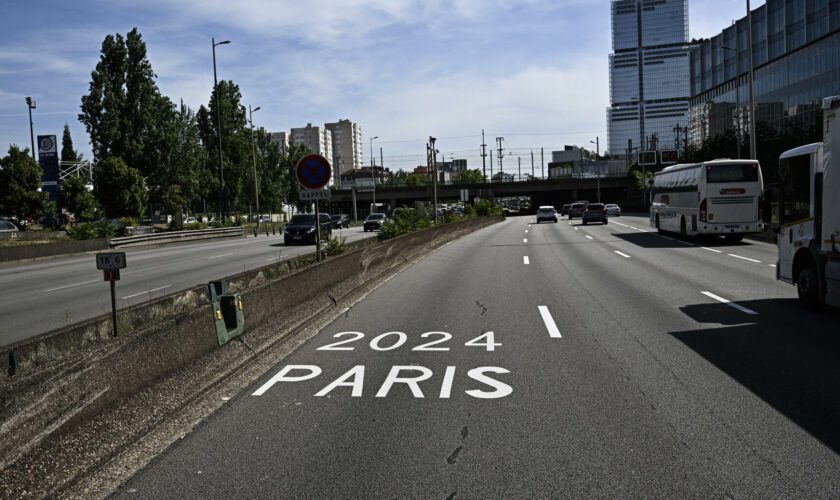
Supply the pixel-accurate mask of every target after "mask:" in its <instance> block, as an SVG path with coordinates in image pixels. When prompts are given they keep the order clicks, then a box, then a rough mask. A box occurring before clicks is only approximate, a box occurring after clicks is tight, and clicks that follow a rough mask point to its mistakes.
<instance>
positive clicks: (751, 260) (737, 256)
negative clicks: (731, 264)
mask: <svg viewBox="0 0 840 500" xmlns="http://www.w3.org/2000/svg"><path fill="white" fill-rule="evenodd" d="M726 255H728V256H730V257H735V258H736V259H743V260H748V261H750V262H755V263H757V264H761V261H760V260H755V259H751V258H749V257H741V256H740V255H735V254H734V253H728V254H726Z"/></svg>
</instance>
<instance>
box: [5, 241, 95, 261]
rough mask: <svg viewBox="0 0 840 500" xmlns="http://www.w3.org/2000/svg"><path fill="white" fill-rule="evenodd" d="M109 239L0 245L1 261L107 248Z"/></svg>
mask: <svg viewBox="0 0 840 500" xmlns="http://www.w3.org/2000/svg"><path fill="white" fill-rule="evenodd" d="M107 249H108V240H107V239H98V240H66V241H56V242H50V243H33V244H31V245H15V246H11V247H0V262H9V261H13V260H24V259H35V258H38V257H49V256H52V255H62V254H68V253H83V252H95V251H97V250H107Z"/></svg>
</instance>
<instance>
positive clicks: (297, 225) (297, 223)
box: [283, 214, 332, 245]
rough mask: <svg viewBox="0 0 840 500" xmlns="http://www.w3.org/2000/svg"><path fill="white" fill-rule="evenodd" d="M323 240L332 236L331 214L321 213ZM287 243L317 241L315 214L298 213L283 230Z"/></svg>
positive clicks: (284, 240)
mask: <svg viewBox="0 0 840 500" xmlns="http://www.w3.org/2000/svg"><path fill="white" fill-rule="evenodd" d="M320 221H321V223H320V226H321V241H324V240H328V239H330V238H331V237H332V220H331V219H330V215H329V214H320ZM283 242H284V243H285V244H286V245H294V244H298V243H311V244H314V243H315V214H296V215H293V216H292V220H290V221H289V224H288V225H287V226H286V229H285V230H284V231H283Z"/></svg>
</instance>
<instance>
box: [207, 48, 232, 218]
mask: <svg viewBox="0 0 840 500" xmlns="http://www.w3.org/2000/svg"><path fill="white" fill-rule="evenodd" d="M210 41H211V43H212V44H213V95H214V96H216V98H215V100H216V127H217V130H216V132H217V133H218V136H219V218H220V219H224V218H226V217H227V201H228V200H227V191H226V190H225V177H224V172H223V167H222V111H221V109H220V108H219V80H218V78H217V76H216V46H217V45H227V44H229V43H230V40H223V41H221V42H219V43H216V39H215V38H211V39H210Z"/></svg>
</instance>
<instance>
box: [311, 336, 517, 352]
mask: <svg viewBox="0 0 840 500" xmlns="http://www.w3.org/2000/svg"><path fill="white" fill-rule="evenodd" d="M434 336H439V337H441V338H439V339H435V340H432V341H430V342H426V343H423V344H419V345H417V346H415V347H412V348H411V350H412V351H448V350H449V347H445V346H441V347H432V346H437V345H439V344H443V343H445V342H449V341H450V340H452V334H451V333H449V332H437V331H433V332H425V333H422V334H420V338H421V339H426V338H430V337H434ZM342 337H350V338H348V339H345V340H339V341H338V342H333V343H331V344H327V345H323V346H321V347H319V348H317V349H316V350H317V351H353V350H355V349H356V347H355V346H351V345H348V344H351V343H353V342H356V341H358V340H361V339H363V338H364V337H365V334H364V333H362V332H352V331H351V332H339V333H336V334H333V338H336V339H337V338H342ZM388 337H393V338H388ZM386 339H387V340H386ZM407 341H408V335H406V333H405V332H396V331H394V332H385V333H383V334H381V335H378V336H376V337H374V338H373V339H372V340H371V341H370V343H369V347H370V348H371V349H373V350H374V351H392V350H394V349H397V348H399V347H402V346H403V345H404V344H405V343H406V342H407ZM464 345H465V346H466V347H484V348H485V349H486V350H488V351H495V350H496V346H501V345H502V344H501V343H498V342H496V336H495V334H494V333H493V332H492V331H489V332H481V335H479V336H478V337H475V338H474V339H471V340H468V341H467V342H465V343H464Z"/></svg>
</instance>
